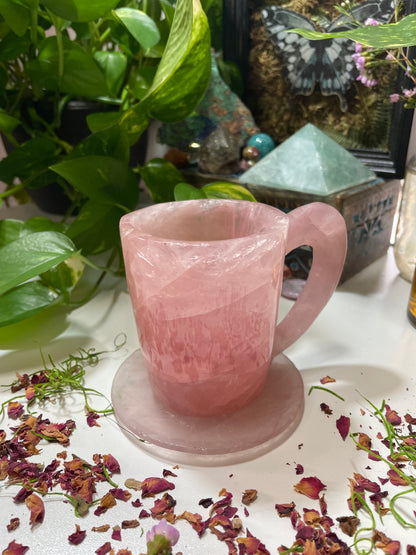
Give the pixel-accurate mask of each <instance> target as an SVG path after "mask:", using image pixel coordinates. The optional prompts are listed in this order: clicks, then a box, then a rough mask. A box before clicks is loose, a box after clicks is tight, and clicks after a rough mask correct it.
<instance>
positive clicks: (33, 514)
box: [25, 493, 45, 525]
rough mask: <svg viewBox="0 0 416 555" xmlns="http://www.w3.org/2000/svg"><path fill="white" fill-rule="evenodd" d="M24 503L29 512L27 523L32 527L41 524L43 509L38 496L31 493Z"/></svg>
mask: <svg viewBox="0 0 416 555" xmlns="http://www.w3.org/2000/svg"><path fill="white" fill-rule="evenodd" d="M25 503H26V506H27V508H28V509H29V511H30V520H29V523H30V524H32V525H33V524H36V523H40V522H43V518H44V516H45V507H44V505H43V501H42V499H41V498H40V497H39V495H36V493H31V494H30V495H29V496H28V497H26V499H25Z"/></svg>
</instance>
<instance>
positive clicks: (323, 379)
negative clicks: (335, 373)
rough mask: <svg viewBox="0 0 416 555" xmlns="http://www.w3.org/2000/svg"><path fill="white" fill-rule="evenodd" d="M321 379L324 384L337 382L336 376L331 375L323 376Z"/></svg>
mask: <svg viewBox="0 0 416 555" xmlns="http://www.w3.org/2000/svg"><path fill="white" fill-rule="evenodd" d="M319 381H320V382H321V384H322V385H325V384H327V383H333V382H336V380H335V379H334V378H331V376H325V378H321V379H320V380H319Z"/></svg>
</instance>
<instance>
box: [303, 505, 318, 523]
mask: <svg viewBox="0 0 416 555" xmlns="http://www.w3.org/2000/svg"><path fill="white" fill-rule="evenodd" d="M303 521H304V523H305V524H309V525H311V526H316V525H318V524H320V522H321V515H320V514H319V513H318V511H315V509H309V510H308V509H303Z"/></svg>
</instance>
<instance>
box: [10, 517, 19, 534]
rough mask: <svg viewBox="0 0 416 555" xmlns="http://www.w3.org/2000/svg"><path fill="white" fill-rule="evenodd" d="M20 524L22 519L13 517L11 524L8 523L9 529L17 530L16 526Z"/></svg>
mask: <svg viewBox="0 0 416 555" xmlns="http://www.w3.org/2000/svg"><path fill="white" fill-rule="evenodd" d="M19 524H20V519H19V518H18V517H14V518H11V519H10V522H9V524H8V525H7V531H8V532H13V530H16V528H18V526H19Z"/></svg>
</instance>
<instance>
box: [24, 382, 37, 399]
mask: <svg viewBox="0 0 416 555" xmlns="http://www.w3.org/2000/svg"><path fill="white" fill-rule="evenodd" d="M34 396H35V388H34V386H33V385H28V386H27V387H26V389H25V397H26V399H27V400H28V401H31V400H32V399H33V397H34Z"/></svg>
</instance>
